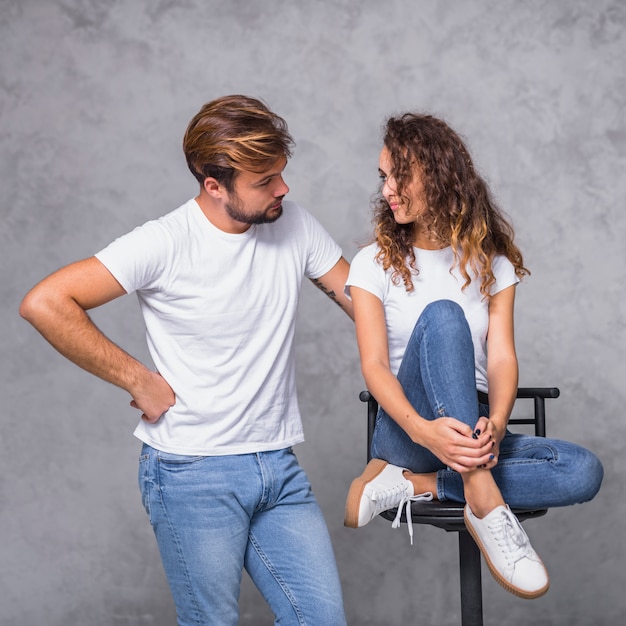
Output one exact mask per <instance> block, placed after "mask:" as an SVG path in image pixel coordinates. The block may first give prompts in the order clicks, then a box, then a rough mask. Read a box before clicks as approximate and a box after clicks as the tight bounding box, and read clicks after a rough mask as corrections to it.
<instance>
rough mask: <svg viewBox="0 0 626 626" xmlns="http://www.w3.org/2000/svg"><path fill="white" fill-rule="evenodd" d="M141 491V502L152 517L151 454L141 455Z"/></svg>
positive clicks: (149, 516)
mask: <svg viewBox="0 0 626 626" xmlns="http://www.w3.org/2000/svg"><path fill="white" fill-rule="evenodd" d="M138 474H139V476H138V479H139V492H140V493H141V502H142V504H143V508H144V509H145V510H146V513H147V514H148V518H150V521H152V519H151V514H150V491H151V487H152V485H153V481H152V480H151V478H150V455H149V454H142V455H141V456H140V457H139V472H138Z"/></svg>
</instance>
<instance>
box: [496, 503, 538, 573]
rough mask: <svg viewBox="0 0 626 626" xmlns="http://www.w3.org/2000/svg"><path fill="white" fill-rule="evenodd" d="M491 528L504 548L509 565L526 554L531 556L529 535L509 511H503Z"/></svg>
mask: <svg viewBox="0 0 626 626" xmlns="http://www.w3.org/2000/svg"><path fill="white" fill-rule="evenodd" d="M489 530H490V532H491V533H492V535H493V536H494V537H495V539H496V541H497V542H498V545H499V546H500V547H501V548H503V550H502V551H503V553H504V555H505V556H506V560H507V564H508V565H509V566H510V565H511V563H515V562H516V561H519V560H520V559H522V558H524V557H525V556H530V549H531V548H530V542H529V540H528V536H527V535H526V532H525V531H524V529H523V528H522V526H521V525H520V523H519V521H518V520H517V518H516V517H515V516H514V515H512V514H510V513H509V512H508V511H502V513H501V515H500V517H499V518H497V519H496V520H495V521H494V522H492V523H491V524H489Z"/></svg>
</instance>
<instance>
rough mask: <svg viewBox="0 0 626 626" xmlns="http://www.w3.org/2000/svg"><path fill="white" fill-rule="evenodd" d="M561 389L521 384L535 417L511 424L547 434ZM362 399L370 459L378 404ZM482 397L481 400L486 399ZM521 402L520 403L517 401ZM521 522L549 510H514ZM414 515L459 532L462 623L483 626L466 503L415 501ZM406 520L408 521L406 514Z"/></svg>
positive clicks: (477, 554) (476, 555) (364, 394)
mask: <svg viewBox="0 0 626 626" xmlns="http://www.w3.org/2000/svg"><path fill="white" fill-rule="evenodd" d="M559 394H560V392H559V390H558V389H557V388H556V387H520V388H519V389H518V390H517V398H524V399H532V400H534V412H533V416H532V417H517V416H514V417H512V418H511V419H510V420H509V424H533V425H534V430H535V435H537V436H538V437H545V436H546V409H545V400H546V398H558V397H559ZM359 398H360V400H361V401H362V402H367V460H368V462H369V461H370V459H371V454H370V449H371V443H372V435H373V433H374V425H375V421H376V414H377V412H378V403H377V402H376V399H375V398H374V396H372V395H371V394H370V393H369V391H362V392H361V394H360V395H359ZM485 400H486V398H485V399H482V398H481V401H485ZM516 404H517V403H516ZM512 510H513V512H514V513H515V515H516V516H517V518H518V519H519V520H520V521H523V520H526V519H530V518H533V517H541V516H542V515H545V514H546V513H547V509H537V510H525V509H522V510H520V509H512ZM395 516H396V509H393V510H389V511H385V512H384V513H381V517H384V518H385V519H388V520H390V521H392V520H393V519H394V518H395ZM411 518H412V522H413V524H431V525H432V526H436V527H437V528H443V530H446V531H448V532H457V533H459V565H460V579H461V624H462V626H482V624H483V599H482V579H481V561H480V550H479V549H478V546H477V545H476V543H475V542H474V539H473V538H472V536H471V535H470V533H469V532H468V530H467V529H466V527H465V521H464V519H463V504H461V503H457V502H439V501H433V502H413V503H411ZM402 521H403V522H406V517H405V514H404V513H403V514H402Z"/></svg>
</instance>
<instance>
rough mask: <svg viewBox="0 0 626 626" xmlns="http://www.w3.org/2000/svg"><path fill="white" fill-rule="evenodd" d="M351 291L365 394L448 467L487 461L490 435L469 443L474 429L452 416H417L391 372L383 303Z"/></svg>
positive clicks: (466, 467) (461, 467) (462, 468)
mask: <svg viewBox="0 0 626 626" xmlns="http://www.w3.org/2000/svg"><path fill="white" fill-rule="evenodd" d="M350 293H351V296H352V301H353V303H354V319H355V323H356V334H357V342H358V345H359V353H360V356H361V371H362V373H363V378H364V379H365V383H366V385H367V388H368V390H369V391H370V392H371V393H372V395H373V396H374V397H375V398H376V400H377V401H378V403H379V404H380V406H381V407H382V408H383V409H384V410H385V412H386V413H387V414H388V415H389V416H390V417H391V418H392V419H393V420H395V421H396V422H397V423H398V425H399V426H400V427H401V428H402V429H403V430H404V431H405V432H406V433H407V435H408V436H409V437H410V438H411V440H412V441H414V442H415V443H418V444H420V445H422V446H424V447H426V448H428V449H429V450H430V451H431V452H432V453H433V454H435V455H436V456H437V457H438V458H439V459H440V460H441V461H442V462H443V463H444V464H445V465H447V466H449V467H451V468H452V469H454V470H456V471H458V472H464V471H465V472H466V471H469V470H472V469H475V468H476V467H477V466H478V465H481V464H485V463H487V461H488V460H489V455H490V454H491V450H492V445H491V441H490V439H489V436H488V435H486V434H485V435H481V436H480V437H479V438H478V439H473V438H472V429H471V428H470V427H469V426H467V425H466V424H463V423H462V422H460V421H459V420H457V419H454V418H453V417H441V418H439V419H436V420H433V421H430V420H427V419H425V418H423V417H421V416H420V415H419V414H418V413H417V411H416V410H415V409H414V408H413V406H412V405H411V403H410V402H409V401H408V399H407V397H406V395H405V393H404V390H403V388H402V385H401V384H400V383H399V381H398V379H397V378H396V377H395V376H394V374H393V373H392V372H391V369H390V365H389V347H388V339H387V326H386V323H385V312H384V308H383V304H382V302H381V301H380V300H379V299H378V298H377V297H376V296H374V295H373V294H371V293H370V292H368V291H366V290H364V289H360V288H358V287H351V288H350Z"/></svg>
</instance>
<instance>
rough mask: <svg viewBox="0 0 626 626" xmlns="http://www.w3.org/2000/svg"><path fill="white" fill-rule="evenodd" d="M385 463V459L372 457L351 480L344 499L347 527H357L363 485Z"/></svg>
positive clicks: (382, 468)
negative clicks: (359, 473) (361, 471)
mask: <svg viewBox="0 0 626 626" xmlns="http://www.w3.org/2000/svg"><path fill="white" fill-rule="evenodd" d="M387 465H388V463H387V461H382V460H381V459H372V460H371V461H370V462H369V463H368V464H367V466H366V467H365V470H364V472H363V473H362V474H361V475H360V476H359V477H358V478H355V479H354V480H353V481H352V484H351V485H350V490H349V491H348V497H347V499H346V514H345V516H344V519H343V525H344V526H347V527H348V528H358V527H359V508H360V506H361V498H362V497H363V490H364V489H365V485H367V483H369V482H370V481H372V480H374V478H376V476H378V475H379V474H380V473H381V472H382V471H383V470H384V469H385V467H387Z"/></svg>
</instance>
